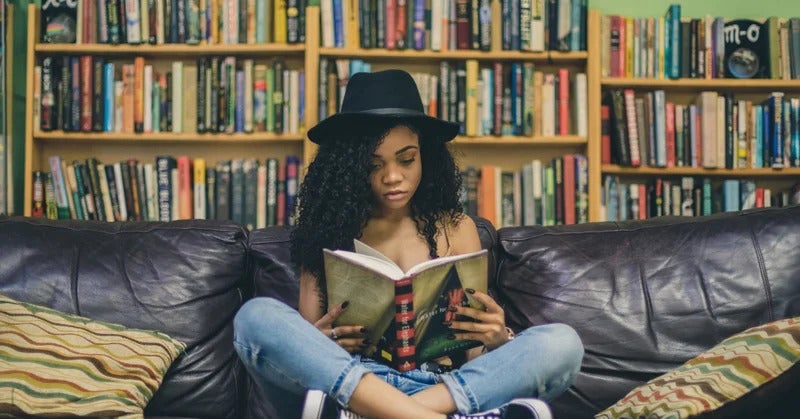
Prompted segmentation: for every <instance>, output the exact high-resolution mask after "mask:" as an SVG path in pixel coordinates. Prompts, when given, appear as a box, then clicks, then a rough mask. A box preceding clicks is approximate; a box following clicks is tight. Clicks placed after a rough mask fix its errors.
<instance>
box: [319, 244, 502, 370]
mask: <svg viewBox="0 0 800 419" xmlns="http://www.w3.org/2000/svg"><path fill="white" fill-rule="evenodd" d="M323 252H324V253H323V254H324V259H325V278H326V279H325V280H326V283H327V293H328V307H333V306H335V305H338V304H341V303H342V302H344V301H349V302H350V305H349V306H348V308H347V310H345V311H344V312H343V313H342V314H341V315H340V316H339V318H338V319H337V320H336V322H335V323H334V326H336V325H362V326H364V327H366V329H367V337H368V338H369V339H370V340H371V341H372V342H373V344H372V345H370V346H369V347H368V348H366V349H365V350H364V352H363V354H364V355H367V356H370V357H372V358H374V359H376V360H379V361H383V362H386V363H387V364H389V365H391V366H393V367H394V368H396V369H398V370H400V371H406V370H409V369H413V368H415V367H416V365H417V364H419V363H423V362H426V361H429V360H432V359H436V358H439V357H441V356H444V355H447V354H449V353H452V352H455V351H463V350H465V349H469V348H472V347H475V346H478V345H480V342H478V341H472V340H451V339H448V338H447V335H449V334H451V333H452V332H451V330H450V329H449V328H448V327H447V326H446V325H445V324H444V322H445V321H453V320H462V319H455V318H454V317H455V314H454V313H452V312H450V311H448V310H447V309H448V307H450V306H454V305H461V306H467V305H469V306H471V307H474V308H477V309H480V310H482V309H483V305H482V304H481V303H480V302H478V301H477V300H476V299H475V298H473V297H472V295H471V294H469V293H467V292H465V289H466V288H472V289H475V290H478V291H483V292H486V288H487V274H488V253H487V251H486V250H480V251H478V252H474V253H468V254H462V255H454V256H445V257H441V258H437V259H431V260H427V261H425V262H422V263H420V264H417V265H415V266H413V267H412V268H410V269H409V270H408V271H407V272H403V271H402V269H400V267H398V266H397V265H396V264H395V263H394V262H393V261H392V260H391V259H389V258H387V257H386V256H384V255H383V254H381V253H380V252H378V251H377V250H375V249H373V248H371V247H369V246H367V245H366V244H364V243H362V242H360V241H358V240H355V252H349V251H345V250H329V249H324V250H323Z"/></svg>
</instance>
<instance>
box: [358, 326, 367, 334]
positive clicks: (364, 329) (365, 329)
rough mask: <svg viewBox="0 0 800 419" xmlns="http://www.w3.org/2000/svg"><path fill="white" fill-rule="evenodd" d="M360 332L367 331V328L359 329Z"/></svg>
mask: <svg viewBox="0 0 800 419" xmlns="http://www.w3.org/2000/svg"><path fill="white" fill-rule="evenodd" d="M359 332H361V333H367V328H366V327H362V328H361V330H359Z"/></svg>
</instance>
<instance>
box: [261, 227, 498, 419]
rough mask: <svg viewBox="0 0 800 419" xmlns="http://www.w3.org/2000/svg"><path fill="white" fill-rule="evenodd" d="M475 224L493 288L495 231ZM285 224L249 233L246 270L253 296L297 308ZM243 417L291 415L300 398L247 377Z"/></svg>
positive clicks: (288, 232) (288, 230) (300, 400)
mask: <svg viewBox="0 0 800 419" xmlns="http://www.w3.org/2000/svg"><path fill="white" fill-rule="evenodd" d="M473 220H474V221H475V224H476V226H477V227H478V235H479V236H480V239H481V246H482V247H483V248H484V249H489V250H490V257H489V285H490V288H494V282H495V275H494V273H495V269H494V267H495V266H496V264H497V262H496V260H497V259H496V251H495V250H496V247H497V246H496V244H497V231H495V228H494V227H493V226H492V224H491V223H490V222H488V221H487V220H485V219H483V218H479V217H473ZM290 234H291V229H290V228H288V227H268V228H264V229H257V230H253V231H252V232H251V234H250V254H251V258H250V263H251V267H250V271H251V272H252V277H253V284H252V290H253V296H256V297H273V298H277V299H279V300H281V301H283V302H284V303H286V304H288V305H290V306H291V307H294V308H297V300H298V292H299V283H298V280H297V275H298V272H297V267H296V266H294V265H293V264H292V263H291V258H290V255H289V238H290ZM248 383H249V385H248V389H247V400H248V409H247V416H246V417H247V418H265V417H277V418H285V417H295V416H297V414H298V412H299V411H300V406H301V403H302V397H298V396H297V395H293V394H289V393H286V392H284V391H282V390H281V389H279V388H277V387H270V388H260V387H258V386H257V385H256V384H255V383H254V382H253V381H252V380H248Z"/></svg>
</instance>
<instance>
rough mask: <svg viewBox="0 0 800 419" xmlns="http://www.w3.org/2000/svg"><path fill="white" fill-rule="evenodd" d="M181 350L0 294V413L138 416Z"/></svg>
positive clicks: (159, 336) (158, 338) (154, 335)
mask: <svg viewBox="0 0 800 419" xmlns="http://www.w3.org/2000/svg"><path fill="white" fill-rule="evenodd" d="M184 349H185V345H184V344H183V343H181V342H178V341H176V340H174V339H172V338H170V337H169V336H167V335H165V334H163V333H159V332H152V331H145V330H134V329H127V328H125V327H123V326H120V325H116V324H111V323H105V322H100V321H94V320H91V319H87V318H85V317H80V316H76V315H71V314H66V313H61V312H58V311H56V310H52V309H49V308H44V307H40V306H36V305H33V304H26V303H21V302H17V301H14V300H12V299H9V298H7V297H5V296H2V295H0V412H6V413H12V414H16V415H33V416H65V415H69V416H72V415H75V416H106V417H108V416H123V415H124V416H129V415H134V416H139V417H141V415H142V414H143V410H144V407H145V406H146V405H147V403H148V401H149V400H150V398H152V397H153V393H155V391H156V390H157V389H158V387H159V386H160V385H161V380H162V378H163V377H164V374H165V373H166V371H167V369H168V368H169V366H170V365H171V364H172V362H173V361H174V360H175V359H176V358H177V357H178V356H179V355H180V354H181V353H182V352H183V350H184Z"/></svg>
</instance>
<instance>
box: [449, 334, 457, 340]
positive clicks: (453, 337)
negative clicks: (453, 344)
mask: <svg viewBox="0 0 800 419" xmlns="http://www.w3.org/2000/svg"><path fill="white" fill-rule="evenodd" d="M455 338H456V335H454V334H452V333H450V334H449V335H447V339H448V340H454V339H455Z"/></svg>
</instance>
